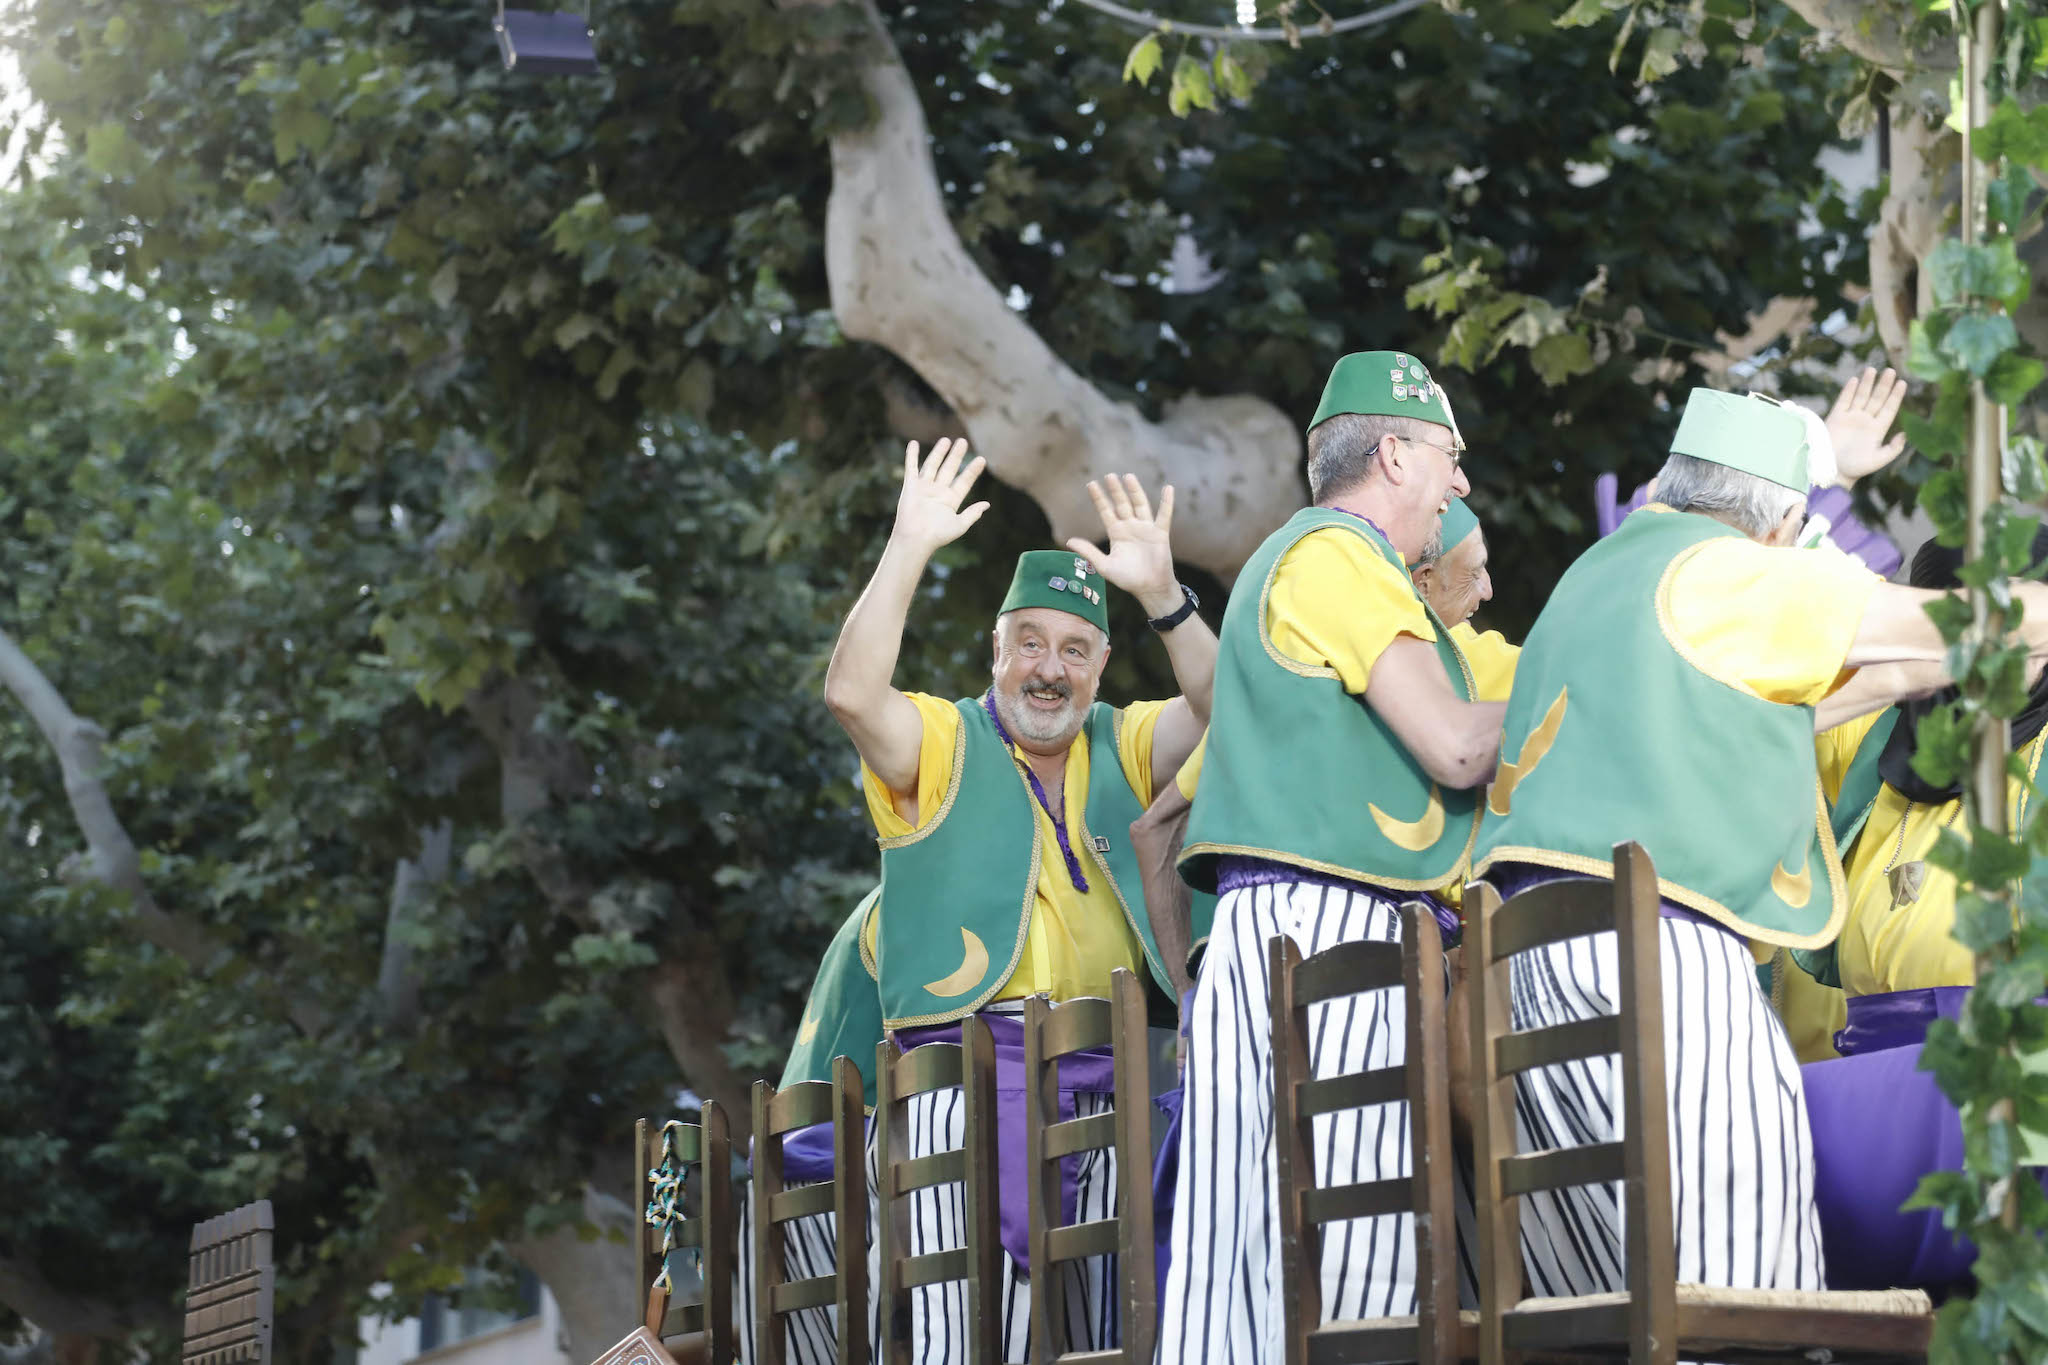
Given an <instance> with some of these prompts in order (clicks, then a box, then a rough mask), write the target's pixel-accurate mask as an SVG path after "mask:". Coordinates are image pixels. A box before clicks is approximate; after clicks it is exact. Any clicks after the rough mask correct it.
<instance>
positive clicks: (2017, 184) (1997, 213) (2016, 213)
mask: <svg viewBox="0 0 2048 1365" xmlns="http://www.w3.org/2000/svg"><path fill="white" fill-rule="evenodd" d="M2033 194H2034V178H2033V177H2032V176H2031V175H2028V174H2027V172H2026V171H2025V170H2023V169H2021V168H2020V167H2018V166H2015V167H2013V168H2012V169H2011V170H2009V171H2007V172H2006V173H2005V174H2004V175H2002V176H2000V177H1999V178H1998V179H1996V180H1994V181H1992V182H1991V184H1990V186H1989V188H1988V189H1987V191H1986V194H1985V207H1986V210H1987V211H1988V213H1989V214H1990V217H1991V221H1992V222H1993V223H1996V224H1998V225H1999V226H2001V227H2003V228H2005V229H2006V231H2008V232H2013V231H2016V230H2017V229H2018V228H2019V226H2020V225H2021V224H2022V223H2023V222H2025V221H2026V217H2027V201H2028V200H2029V199H2031V198H2032V197H2033Z"/></svg>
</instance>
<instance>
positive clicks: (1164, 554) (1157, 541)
mask: <svg viewBox="0 0 2048 1365" xmlns="http://www.w3.org/2000/svg"><path fill="white" fill-rule="evenodd" d="M1088 496H1089V498H1091V499H1092V500H1093V501H1094V503H1095V511H1096V515H1098V516H1100V517H1101V518H1102V530H1103V533H1104V534H1105V535H1106V536H1108V537H1109V549H1108V550H1107V551H1105V550H1102V549H1100V548H1098V547H1097V546H1095V545H1093V544H1091V543H1090V542H1088V541H1086V540H1083V539H1081V538H1080V537H1079V536H1076V537H1074V538H1073V539H1072V540H1069V541H1068V542H1067V548H1068V549H1069V550H1072V551H1073V552H1074V553H1075V554H1077V555H1080V556H1081V557H1082V558H1083V559H1086V560H1087V561H1088V562H1089V563H1090V564H1092V565H1093V566H1094V567H1095V570H1096V572H1097V573H1100V574H1101V575H1102V576H1103V577H1104V578H1106V579H1108V580H1109V581H1110V582H1112V583H1114V584H1116V585H1117V586H1118V587H1119V588H1122V589H1123V590H1124V591H1125V592H1127V593H1129V594H1130V595H1131V596H1133V597H1135V598H1137V599H1138V604H1139V605H1140V606H1142V607H1143V608H1144V609H1145V613H1146V615H1148V616H1166V615H1170V614H1171V613H1172V612H1174V611H1175V610H1177V609H1178V608H1179V607H1180V604H1181V592H1180V585H1179V582H1178V581H1177V580H1176V579H1175V578H1174V575H1173V545H1172V541H1171V538H1170V534H1169V533H1170V532H1171V531H1172V529H1173V485H1172V484H1168V485H1166V486H1165V487H1164V488H1161V489H1160V490H1159V511H1158V514H1157V515H1154V514H1153V511H1152V504H1151V501H1150V500H1149V499H1147V498H1146V496H1145V486H1144V485H1143V484H1141V483H1139V482H1138V476H1137V475H1135V474H1111V475H1109V476H1108V477H1107V478H1104V479H1103V480H1102V481H1101V482H1099V483H1098V482H1097V481H1095V480H1093V479H1090V480H1089V481H1088Z"/></svg>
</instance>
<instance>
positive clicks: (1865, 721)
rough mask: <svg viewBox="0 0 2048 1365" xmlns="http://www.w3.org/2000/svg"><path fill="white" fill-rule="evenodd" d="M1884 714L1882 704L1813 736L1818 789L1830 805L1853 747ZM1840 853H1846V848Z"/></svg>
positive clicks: (1838, 792)
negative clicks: (1818, 773) (1817, 764)
mask: <svg viewBox="0 0 2048 1365" xmlns="http://www.w3.org/2000/svg"><path fill="white" fill-rule="evenodd" d="M1883 715H1884V708H1882V707H1880V708H1878V709H1877V710H1875V711H1872V712H1871V713H1870V714H1869V715H1865V716H1858V717H1856V719H1854V720H1848V721H1843V722H1842V723H1841V724H1840V725H1837V726H1836V727H1835V728H1834V729H1832V730H1823V731H1821V732H1820V733H1819V734H1817V735H1815V736H1814V737H1813V754H1814V757H1815V758H1817V759H1818V760H1820V785H1821V790H1823V791H1824V792H1826V793H1827V798H1828V803H1829V804H1830V805H1832V804H1833V803H1834V801H1835V798H1837V797H1839V796H1840V795H1841V794H1842V779H1843V778H1844V777H1847V776H1848V774H1849V765H1850V764H1851V763H1853V762H1855V761H1856V750H1857V749H1858V748H1859V747H1860V746H1861V745H1862V743H1863V737H1864V736H1865V735H1867V734H1869V733H1870V727H1871V726H1873V725H1875V724H1877V722H1878V720H1879V719H1880V718H1881V717H1882V716H1883ZM1842 856H1843V857H1845V858H1846V857H1847V856H1848V851H1847V850H1846V849H1845V850H1843V855H1842Z"/></svg>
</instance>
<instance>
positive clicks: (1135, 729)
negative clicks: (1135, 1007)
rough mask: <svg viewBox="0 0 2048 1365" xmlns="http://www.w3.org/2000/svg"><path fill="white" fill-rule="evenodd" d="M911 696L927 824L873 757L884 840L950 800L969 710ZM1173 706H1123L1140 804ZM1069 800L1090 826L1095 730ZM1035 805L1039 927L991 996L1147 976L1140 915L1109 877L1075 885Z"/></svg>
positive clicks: (1068, 989) (867, 778) (869, 776)
mask: <svg viewBox="0 0 2048 1365" xmlns="http://www.w3.org/2000/svg"><path fill="white" fill-rule="evenodd" d="M904 695H906V696H908V697H909V698H910V700H911V701H912V702H913V703H914V704H915V705H916V707H917V710H918V714H919V715H920V716H921V717H923V719H924V740H923V742H922V744H921V745H920V746H919V748H918V754H917V824H915V825H913V824H911V823H910V822H908V821H906V820H905V819H904V818H903V817H902V816H901V815H900V814H898V813H897V810H896V801H895V798H894V796H893V795H892V794H891V793H890V791H889V789H888V788H887V787H886V786H884V785H883V783H882V780H881V779H880V778H879V777H876V776H875V773H874V770H873V769H872V768H870V767H868V766H867V765H866V764H865V763H863V764H862V765H861V770H860V775H861V786H862V788H863V789H864V790H865V792H866V794H867V802H868V816H869V818H870V819H872V820H873V821H874V822H875V831H876V833H878V834H880V835H881V836H882V837H883V838H884V839H894V838H899V837H901V836H903V835H905V834H911V833H914V832H916V830H918V829H919V828H921V827H922V826H923V825H924V824H925V822H926V821H928V820H929V819H930V818H931V817H932V815H933V814H935V813H936V812H937V811H938V809H939V808H940V806H942V805H943V804H944V803H945V799H946V789H947V788H948V787H950V786H951V785H952V782H953V744H954V740H955V739H956V737H957V736H958V735H959V733H960V712H959V711H958V710H957V709H955V707H954V704H953V703H952V702H950V701H947V700H945V699H944V698H942V697H934V696H929V695H927V694H925V693H922V692H909V693H905V694H904ZM1166 706H1167V703H1165V702H1163V701H1141V702H1133V703H1132V704H1131V705H1129V706H1126V707H1124V708H1123V712H1124V724H1123V734H1122V736H1121V737H1120V739H1119V741H1118V745H1117V757H1118V759H1119V760H1120V761H1121V762H1122V764H1123V770H1124V777H1125V779H1126V780H1128V781H1129V782H1130V784H1131V790H1132V791H1134V792H1136V793H1137V794H1138V804H1139V805H1140V806H1149V805H1151V804H1152V732H1153V729H1154V728H1155V727H1156V726H1157V725H1158V723H1159V714H1160V712H1162V711H1164V710H1165V709H1166ZM1015 755H1016V750H1015V749H1014V748H1012V750H1011V756H1012V758H1013V759H1015ZM1017 763H1018V767H1019V769H1020V770H1021V769H1022V767H1023V763H1022V760H1017ZM1047 795H1051V793H1047ZM1062 800H1063V802H1064V804H1065V806H1066V820H1067V829H1068V830H1069V832H1071V831H1074V830H1078V829H1080V828H1081V825H1082V812H1083V810H1084V809H1085V808H1086V806H1087V804H1088V745H1087V743H1086V740H1085V737H1076V739H1075V740H1074V743H1073V746H1072V747H1071V748H1069V749H1068V750H1067V772H1066V777H1065V779H1064V792H1063V795H1062ZM1031 806H1032V812H1033V814H1035V815H1036V816H1037V818H1038V833H1039V846H1040V847H1041V848H1042V849H1043V852H1042V853H1041V855H1040V857H1039V868H1038V896H1037V901H1036V903H1035V904H1034V905H1033V907H1032V910H1031V924H1030V927H1029V928H1028V929H1027V930H1026V931H1025V937H1024V956H1023V957H1022V958H1021V959H1020V960H1019V961H1018V963H1017V970H1016V971H1015V972H1013V973H1011V975H1010V979H1009V980H1008V981H1006V982H1004V983H1003V987H1002V989H1001V990H999V991H997V992H996V993H995V995H994V996H993V997H991V998H992V999H996V1000H1020V999H1022V998H1023V997H1025V996H1027V995H1037V994H1039V993H1041V992H1044V993H1046V994H1049V995H1051V996H1052V998H1053V999H1055V1000H1070V999H1072V998H1074V997H1075V996H1082V995H1102V996H1106V995H1108V994H1109V974H1110V973H1111V972H1112V971H1114V970H1115V969H1116V968H1118V967H1127V968H1129V969H1130V970H1131V971H1133V972H1136V973H1137V974H1138V975H1139V976H1140V977H1141V978H1142V977H1144V976H1145V973H1146V967H1145V953H1144V949H1143V948H1142V947H1141V946H1140V945H1139V943H1138V936H1137V934H1136V933H1135V932H1133V931H1132V929H1131V926H1130V922H1129V921H1128V920H1126V919H1125V918H1124V912H1123V908H1122V907H1121V906H1119V905H1118V904H1117V899H1116V895H1115V893H1114V892H1112V891H1111V890H1110V888H1109V885H1108V882H1107V881H1106V879H1104V878H1101V877H1095V878H1092V879H1090V881H1089V883H1088V890H1087V891H1086V892H1082V891H1079V890H1077V889H1075V887H1074V883H1073V879H1072V878H1071V877H1070V876H1069V875H1068V872H1067V862H1066V859H1065V858H1064V857H1063V856H1061V854H1060V844H1059V839H1058V837H1057V835H1056V834H1055V832H1054V830H1053V824H1052V817H1051V816H1049V815H1047V814H1046V813H1045V810H1044V808H1043V807H1041V806H1040V805H1039V804H1038V802H1037V801H1036V800H1033V801H1032V803H1031ZM1076 852H1077V853H1078V852H1079V850H1076ZM1131 911H1132V913H1133V914H1143V913H1144V907H1143V906H1142V905H1134V906H1132V907H1131ZM888 912H889V911H888V906H887V905H884V906H883V907H882V908H881V910H880V912H879V913H878V914H877V915H876V916H875V917H874V918H872V919H870V920H869V921H868V927H867V948H868V954H869V956H871V957H872V956H873V955H874V951H875V938H876V933H877V929H878V927H879V924H880V916H881V915H885V914H887V913H888Z"/></svg>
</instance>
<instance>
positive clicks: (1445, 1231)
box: [1268, 902, 1470, 1365]
mask: <svg viewBox="0 0 2048 1365" xmlns="http://www.w3.org/2000/svg"><path fill="white" fill-rule="evenodd" d="M1401 921H1402V931H1401V942H1400V943H1398V944H1395V943H1380V942H1372V941H1363V942H1356V943H1340V944H1338V945H1336V946H1335V947H1332V948H1326V949H1324V950H1323V951H1322V952H1319V953H1317V954H1315V955H1314V956H1313V957H1310V958H1307V959H1303V957H1302V955H1301V949H1300V947H1299V946H1297V945H1296V943H1295V942H1294V940H1293V939H1292V938H1289V937H1288V936H1287V935H1286V934H1278V935H1275V936H1274V938H1273V941H1272V943H1271V945H1270V946H1269V955H1268V964H1269V969H1270V971H1271V985H1272V995H1271V1009H1272V1030H1273V1032H1272V1037H1273V1141H1274V1157H1275V1165H1276V1167H1277V1169H1278V1172H1279V1188H1280V1201H1279V1202H1280V1277H1281V1302H1282V1313H1283V1322H1284V1330H1285V1333H1286V1343H1285V1353H1286V1365H1309V1362H1310V1361H1311V1360H1312V1359H1313V1360H1318V1361H1321V1360H1330V1359H1345V1360H1413V1361H1419V1362H1423V1363H1424V1365H1455V1362H1456V1361H1458V1359H1459V1358H1460V1354H1461V1351H1460V1346H1461V1343H1460V1338H1459V1331H1458V1328H1459V1319H1458V1266H1457V1250H1458V1242H1457V1228H1458V1223H1457V1208H1456V1205H1455V1202H1454V1199H1455V1195H1454V1194H1453V1186H1452V1171H1451V1165H1452V1163H1453V1162H1454V1161H1455V1160H1456V1159H1457V1156H1456V1152H1455V1150H1454V1148H1453V1145H1452V1139H1451V1091H1450V1057H1449V1050H1448V1046H1449V1037H1448V1028H1447V1026H1446V1023H1445V1009H1444V953H1443V938H1442V935H1441V934H1440V932H1439V931H1438V929H1437V922H1436V916H1435V914H1433V913H1432V912H1431V911H1430V909H1429V908H1428V907H1427V906H1425V905H1423V904H1421V903H1420V902H1410V903H1409V904H1408V905H1406V906H1404V907H1403V908H1402V911H1401ZM1394 988H1398V989H1401V990H1402V991H1403V993H1404V996H1405V1000H1406V1006H1407V1009H1406V1013H1407V1030H1406V1034H1407V1054H1406V1055H1407V1061H1406V1062H1405V1063H1404V1064H1403V1065H1400V1066H1392V1067H1382V1068H1379V1069H1375V1070H1365V1071H1351V1072H1344V1073H1342V1074H1339V1075H1334V1076H1326V1077H1323V1078H1321V1079H1317V1078H1315V1077H1314V1076H1313V1074H1312V1072H1311V1070H1310V1054H1309V1041H1310V1039H1311V1037H1312V1036H1313V1034H1312V1032H1311V1029H1310V1026H1309V1011H1310V1009H1311V1007H1313V1006H1315V1005H1319V1004H1324V1003H1326V1002H1328V1001H1332V1000H1341V999H1344V998H1345V997H1348V996H1353V995H1358V994H1360V993H1362V992H1365V991H1376V990H1385V989H1394ZM1400 1100H1406V1101H1407V1102H1408V1125H1409V1143H1408V1146H1409V1150H1410V1151H1411V1152H1412V1153H1413V1154H1414V1159H1413V1173H1412V1174H1411V1175H1408V1176H1404V1177H1394V1178H1390V1179H1385V1180H1374V1181H1358V1182H1354V1183H1351V1184H1344V1185H1327V1186H1322V1187H1318V1186H1317V1185H1316V1178H1315V1170H1316V1168H1315V1140H1314V1125H1315V1120H1316V1118H1317V1117H1318V1116H1319V1115H1323V1114H1337V1113H1342V1112H1344V1111H1347V1110H1354V1109H1364V1108H1368V1107H1371V1106H1375V1105H1381V1104H1389V1103H1393V1102H1396V1101H1400ZM1390 1213H1413V1214H1414V1215H1415V1268H1416V1269H1415V1291H1416V1312H1415V1316H1414V1317H1413V1318H1405V1317H1403V1318H1384V1319H1378V1320H1371V1319H1361V1320H1348V1321H1336V1322H1330V1323H1324V1322H1323V1321H1322V1316H1323V1279H1322V1228H1323V1225H1324V1224H1327V1223H1334V1222H1341V1221H1343V1220H1345V1219H1350V1218H1369V1217H1375V1216H1378V1215H1382V1214H1390ZM1465 1344H1466V1345H1468V1346H1469V1344H1470V1343H1465Z"/></svg>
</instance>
